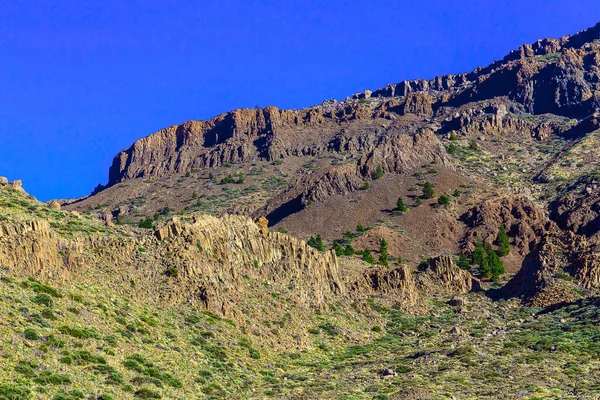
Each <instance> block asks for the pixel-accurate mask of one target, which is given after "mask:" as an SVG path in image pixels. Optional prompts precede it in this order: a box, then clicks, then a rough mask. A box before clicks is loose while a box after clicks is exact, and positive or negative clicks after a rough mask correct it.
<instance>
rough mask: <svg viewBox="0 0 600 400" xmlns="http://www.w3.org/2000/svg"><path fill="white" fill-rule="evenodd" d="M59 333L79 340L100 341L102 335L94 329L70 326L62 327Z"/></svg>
mask: <svg viewBox="0 0 600 400" xmlns="http://www.w3.org/2000/svg"><path fill="white" fill-rule="evenodd" d="M58 331H59V332H60V333H62V334H65V335H69V336H73V337H74V338H77V339H90V338H93V339H99V338H100V334H99V333H98V331H97V330H96V329H94V328H71V327H69V326H61V327H60V328H58Z"/></svg>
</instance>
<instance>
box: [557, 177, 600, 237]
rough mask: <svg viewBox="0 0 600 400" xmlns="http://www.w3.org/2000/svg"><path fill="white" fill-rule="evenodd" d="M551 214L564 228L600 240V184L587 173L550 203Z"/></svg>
mask: <svg viewBox="0 0 600 400" xmlns="http://www.w3.org/2000/svg"><path fill="white" fill-rule="evenodd" d="M550 216H551V218H552V219H553V220H554V221H555V222H556V223H557V224H558V226H560V227H561V228H562V229H566V230H570V231H572V232H574V233H576V234H579V235H585V236H588V237H590V238H591V239H592V240H593V241H594V242H598V233H599V232H600V185H599V183H598V181H597V180H596V178H595V176H593V175H592V176H589V175H586V176H584V177H582V178H580V179H578V180H577V181H576V182H575V183H573V184H572V185H570V186H569V187H568V188H567V190H565V193H564V194H563V195H562V196H560V197H559V198H557V199H556V200H555V201H554V202H552V204H551V205H550Z"/></svg>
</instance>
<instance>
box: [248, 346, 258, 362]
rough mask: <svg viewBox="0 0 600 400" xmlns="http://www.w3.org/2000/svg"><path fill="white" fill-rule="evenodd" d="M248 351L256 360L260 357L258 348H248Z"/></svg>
mask: <svg viewBox="0 0 600 400" xmlns="http://www.w3.org/2000/svg"><path fill="white" fill-rule="evenodd" d="M248 352H249V354H250V358H253V359H255V360H258V359H260V353H259V352H258V350H256V349H254V348H250V349H248Z"/></svg>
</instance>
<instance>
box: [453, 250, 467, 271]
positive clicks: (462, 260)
mask: <svg viewBox="0 0 600 400" xmlns="http://www.w3.org/2000/svg"><path fill="white" fill-rule="evenodd" d="M456 264H457V265H458V268H460V269H464V270H467V271H468V270H469V269H470V268H469V267H470V265H469V259H468V258H467V256H465V255H464V254H461V255H460V256H458V261H457V262H456Z"/></svg>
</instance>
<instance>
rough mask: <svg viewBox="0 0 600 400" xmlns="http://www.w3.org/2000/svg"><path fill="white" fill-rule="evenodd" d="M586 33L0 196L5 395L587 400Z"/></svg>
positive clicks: (591, 255) (592, 256) (236, 118)
mask: <svg viewBox="0 0 600 400" xmlns="http://www.w3.org/2000/svg"><path fill="white" fill-rule="evenodd" d="M599 141H600V24H598V25H596V26H595V27H593V28H590V29H587V30H585V31H581V32H579V33H577V34H575V35H572V36H565V37H563V38H561V39H544V40H539V41H537V42H536V43H534V44H529V45H523V46H521V47H520V48H519V49H517V50H515V51H513V52H511V53H510V54H509V55H507V56H506V57H504V58H503V59H502V60H500V61H496V62H494V63H492V64H491V65H490V66H488V67H479V68H476V69H475V70H473V71H472V72H469V73H464V74H458V75H446V76H441V77H436V78H434V79H431V80H415V81H403V82H400V83H398V84H390V85H387V86H386V87H384V88H380V89H377V90H373V91H371V90H365V91H363V92H360V93H357V94H355V95H353V96H352V97H349V98H347V99H345V100H344V101H336V100H328V101H325V102H323V103H321V104H319V105H315V106H312V107H308V108H305V109H301V110H280V109H278V108H276V107H266V108H264V109H258V108H257V109H240V110H235V111H231V112H229V113H225V114H222V115H219V116H217V117H215V118H213V119H211V120H208V121H188V122H185V123H183V124H181V125H176V126H172V127H169V128H166V129H163V130H160V131H159V132H157V133H155V134H152V135H150V136H148V137H145V138H142V139H140V140H138V141H137V142H135V143H134V144H133V145H132V146H131V147H130V148H128V149H125V150H123V151H122V152H120V153H119V154H118V155H116V156H115V158H114V161H113V164H112V166H111V167H110V170H109V179H108V183H107V184H106V185H99V186H98V187H97V188H96V189H95V190H94V192H93V193H92V194H91V195H90V196H88V197H85V198H81V199H75V200H66V201H65V200H63V201H56V200H55V201H51V202H49V203H47V204H44V203H41V202H38V201H37V200H36V199H35V198H33V197H32V196H30V195H28V194H27V193H26V192H25V191H24V190H23V187H22V184H21V182H20V181H15V182H11V183H9V182H8V181H7V180H6V179H4V178H0V266H2V268H1V269H0V315H1V316H2V318H1V319H0V332H2V335H3V337H4V338H5V340H4V341H3V342H2V343H0V357H1V358H2V361H3V369H2V371H3V374H0V399H13V400H21V399H32V398H52V399H80V398H89V399H97V400H99V399H104V400H107V399H114V398H178V399H187V398H208V399H221V398H227V399H245V398H251V399H264V398H285V399H330V398H348V399H350V398H352V399H355V398H356V399H404V398H411V399H448V398H489V399H496V398H500V397H503V398H515V399H516V398H547V399H550V398H582V399H583V398H586V399H587V398H598V395H599V393H600V386H599V383H598V379H597V376H596V375H597V374H596V372H595V371H597V370H598V367H599V365H598V360H599V359H600V358H599V355H600V348H599V347H598V345H597V343H598V337H600V330H599V328H598V327H599V326H600V324H599V321H600V319H599V318H600V317H599V316H600V313H599V311H598V306H599V304H600V302H599V300H598V299H599V297H598V295H599V289H600V256H599V254H600V253H598V247H599V246H600V233H599V232H600V206H599V205H600V191H599V190H600V188H599V184H598V180H599V179H600V169H599V164H598V161H597V159H598V157H597V156H596V153H597V150H596V149H597V148H598V142H599Z"/></svg>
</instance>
